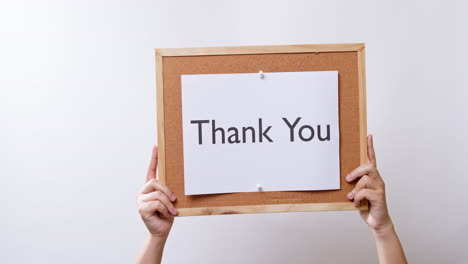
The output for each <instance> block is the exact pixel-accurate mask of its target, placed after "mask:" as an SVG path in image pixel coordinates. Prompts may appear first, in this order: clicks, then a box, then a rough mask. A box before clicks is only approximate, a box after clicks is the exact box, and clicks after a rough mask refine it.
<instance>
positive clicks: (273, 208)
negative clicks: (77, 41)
mask: <svg viewBox="0 0 468 264" xmlns="http://www.w3.org/2000/svg"><path fill="white" fill-rule="evenodd" d="M349 51H355V52H357V56H358V82H359V120H360V124H359V127H360V129H359V130H360V133H359V134H360V163H361V164H364V163H366V162H367V161H368V160H367V112H366V111H367V110H366V71H365V44H364V43H349V44H348V43H347V44H307V45H281V46H240V47H208V48H167V49H155V54H156V101H157V109H156V110H157V128H158V132H157V133H158V179H159V181H160V182H161V183H163V184H165V183H166V170H165V164H166V163H165V162H166V159H165V150H166V149H165V137H164V131H165V130H164V100H163V98H164V82H163V71H164V69H163V57H170V56H203V55H234V54H271V53H321V52H349ZM367 209H368V205H367V203H364V204H362V205H361V206H359V207H355V206H354V205H353V203H350V202H341V203H304V204H267V205H245V206H222V207H197V208H180V209H178V216H194V215H220V214H249V213H273V212H304V211H331V210H333V211H341V210H367Z"/></svg>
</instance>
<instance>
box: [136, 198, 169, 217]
mask: <svg viewBox="0 0 468 264" xmlns="http://www.w3.org/2000/svg"><path fill="white" fill-rule="evenodd" d="M156 212H158V213H160V214H161V215H162V216H164V217H166V218H167V217H170V216H171V215H170V214H169V212H168V210H167V208H166V206H165V205H164V204H163V203H162V202H161V201H149V202H144V203H143V204H141V206H140V215H141V216H142V217H144V218H149V217H151V216H153V215H154V214H155V213H156Z"/></svg>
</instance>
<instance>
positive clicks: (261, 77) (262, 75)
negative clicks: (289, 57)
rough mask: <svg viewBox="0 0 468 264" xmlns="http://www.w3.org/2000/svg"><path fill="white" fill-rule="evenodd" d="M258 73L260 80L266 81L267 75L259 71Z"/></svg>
mask: <svg viewBox="0 0 468 264" xmlns="http://www.w3.org/2000/svg"><path fill="white" fill-rule="evenodd" d="M258 73H259V74H260V79H262V80H263V79H265V74H263V71H259V72H258Z"/></svg>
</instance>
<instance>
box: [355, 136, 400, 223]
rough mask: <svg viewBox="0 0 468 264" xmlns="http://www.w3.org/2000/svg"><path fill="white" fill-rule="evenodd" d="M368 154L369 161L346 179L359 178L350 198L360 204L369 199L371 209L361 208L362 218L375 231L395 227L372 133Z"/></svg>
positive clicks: (357, 204)
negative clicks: (379, 169)
mask: <svg viewBox="0 0 468 264" xmlns="http://www.w3.org/2000/svg"><path fill="white" fill-rule="evenodd" d="M367 156H368V159H369V162H368V163H367V164H364V165H362V166H360V167H358V168H356V169H355V170H354V171H352V172H351V173H350V174H348V176H346V180H347V181H348V182H352V181H354V180H356V179H359V180H358V182H357V184H356V186H355V187H354V189H353V190H352V191H351V192H350V193H349V194H348V199H350V200H354V205H355V206H359V205H360V204H361V202H362V201H363V200H364V199H367V200H368V201H369V209H368V210H361V211H360V214H361V217H362V219H363V220H364V221H365V222H366V223H367V224H368V225H369V227H370V228H371V229H372V230H373V231H375V232H381V231H385V230H390V229H392V228H393V223H392V220H391V219H390V216H389V214H388V209H387V202H386V199H385V183H384V181H383V180H382V178H381V177H380V173H379V171H378V170H377V162H376V159H375V151H374V144H373V138H372V135H369V136H367Z"/></svg>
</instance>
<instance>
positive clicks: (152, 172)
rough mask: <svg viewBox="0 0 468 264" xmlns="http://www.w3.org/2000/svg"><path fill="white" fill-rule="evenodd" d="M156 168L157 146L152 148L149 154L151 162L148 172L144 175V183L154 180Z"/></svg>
mask: <svg viewBox="0 0 468 264" xmlns="http://www.w3.org/2000/svg"><path fill="white" fill-rule="evenodd" d="M157 168H158V146H154V147H153V152H152V153H151V160H150V164H149V167H148V172H147V173H146V180H145V182H148V181H150V180H151V179H155V178H156V169H157Z"/></svg>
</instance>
